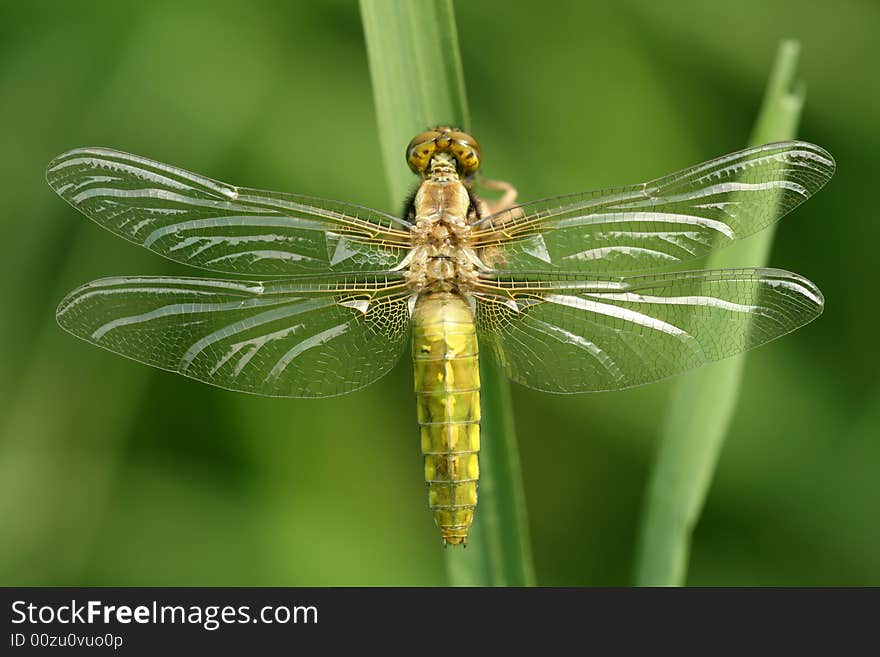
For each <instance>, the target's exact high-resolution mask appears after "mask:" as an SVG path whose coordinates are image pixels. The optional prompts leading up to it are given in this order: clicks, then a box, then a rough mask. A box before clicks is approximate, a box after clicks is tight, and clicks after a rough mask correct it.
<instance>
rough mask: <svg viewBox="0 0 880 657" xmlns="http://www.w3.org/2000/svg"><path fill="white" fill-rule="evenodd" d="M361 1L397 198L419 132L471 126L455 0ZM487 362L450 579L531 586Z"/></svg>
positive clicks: (519, 497)
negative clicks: (474, 456) (476, 447)
mask: <svg viewBox="0 0 880 657" xmlns="http://www.w3.org/2000/svg"><path fill="white" fill-rule="evenodd" d="M360 7H361V16H362V19H363V23H364V33H365V34H366V41H367V55H368V57H369V60H370V74H371V76H372V80H373V93H374V96H375V104H376V113H377V115H378V122H379V136H380V139H381V143H382V156H383V162H384V164H385V172H386V175H387V179H388V185H389V188H390V191H391V197H392V199H394V200H395V201H398V202H399V201H400V200H402V199H403V198H404V196H405V195H406V192H407V190H408V189H410V188H412V186H413V183H414V180H413V178H412V174H411V173H410V172H409V169H408V168H407V166H406V162H405V159H404V147H405V146H406V144H407V143H409V140H410V139H411V138H412V136H413V135H415V134H416V133H418V132H421V131H422V130H424V129H425V128H427V127H429V126H432V125H439V124H444V123H446V124H452V125H457V126H462V127H465V128H467V126H468V123H469V118H468V112H467V100H466V97H465V88H464V76H463V74H462V68H461V56H460V54H459V50H458V37H457V33H456V29H455V18H454V15H453V10H452V3H451V2H450V1H449V0H430V1H429V0H422V1H420V2H397V1H395V0H361V3H360ZM481 360H482V363H481V367H480V374H481V377H482V382H483V390H482V401H483V417H484V420H483V436H482V453H481V454H480V470H481V482H480V500H479V506H478V507H477V513H476V519H475V522H474V527H473V529H472V531H471V536H470V538H469V539H468V547H467V548H466V549H458V548H450V549H448V550H446V564H447V573H448V579H449V583H450V584H451V585H455V586H468V585H470V586H505V585H508V586H526V585H531V584H533V583H534V573H533V569H532V560H531V549H530V546H529V542H528V531H527V525H526V508H525V495H524V493H523V486H522V478H521V474H520V469H519V456H518V452H517V446H516V438H515V435H514V431H513V413H512V408H511V402H510V389H509V383H508V381H507V379H506V377H505V376H504V374H503V372H501V371H500V370H499V368H498V366H497V365H496V364H495V363H494V361H492V360H490V359H489V358H488V354H487V355H486V356H484V357H483V358H482V359H481ZM438 541H439V539H438Z"/></svg>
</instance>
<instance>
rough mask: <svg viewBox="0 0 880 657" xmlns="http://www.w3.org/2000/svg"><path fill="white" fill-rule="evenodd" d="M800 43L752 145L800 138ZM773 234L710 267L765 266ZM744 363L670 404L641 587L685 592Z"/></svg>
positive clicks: (784, 59)
mask: <svg viewBox="0 0 880 657" xmlns="http://www.w3.org/2000/svg"><path fill="white" fill-rule="evenodd" d="M798 52H799V45H798V43H797V42H796V41H784V42H782V43H781V44H780V46H779V50H778V52H777V55H776V61H775V63H774V65H773V69H772V71H771V74H770V79H769V82H768V85H767V90H766V92H765V95H764V101H763V104H762V107H761V110H760V113H759V116H758V119H757V122H756V123H755V128H754V131H753V133H752V135H751V138H750V143H751V144H762V143H766V142H771V141H780V140H785V139H791V138H793V137H794V136H795V132H796V129H797V124H798V120H799V118H800V114H801V108H802V107H803V103H804V94H805V90H804V86H803V84H802V83H799V82H798V83H795V73H796V66H797V58H798ZM773 235H774V230H773V228H768V229H767V230H764V231H762V232H761V233H759V234H758V235H755V236H753V237H751V238H749V239H747V240H744V241H743V242H740V243H738V244H735V245H734V246H732V247H730V248H727V249H725V250H723V251H720V252H719V253H717V254H715V255H713V256H712V257H711V258H710V259H709V261H708V262H707V263H706V267H707V268H708V269H723V268H728V267H739V266H761V265H764V264H766V261H767V256H768V254H769V252H770V247H771V245H772V242H773ZM743 364H744V357H743V356H739V357H736V358H729V359H727V360H725V361H722V362H719V363H713V364H711V365H708V366H705V367H702V368H700V369H699V370H696V371H694V372H691V373H688V374H687V375H685V376H683V377H682V378H681V379H680V380H679V381H678V383H677V385H676V387H675V390H674V392H673V394H672V398H671V400H670V403H669V410H668V414H667V417H666V421H665V425H664V427H663V430H662V435H661V439H660V446H659V451H658V453H657V457H656V461H655V463H654V467H653V471H652V474H651V477H650V481H649V483H648V487H647V492H646V499H645V506H644V510H643V514H642V520H641V530H640V532H641V535H640V541H639V547H638V551H637V555H636V559H637V562H636V583H637V584H639V585H641V586H681V585H682V584H684V582H685V577H686V573H687V560H688V553H689V550H690V541H691V534H692V532H693V529H694V527H695V526H696V523H697V520H698V519H699V515H700V512H701V510H702V507H703V503H704V501H705V499H706V493H707V491H708V489H709V485H710V483H711V481H712V475H713V474H714V471H715V466H716V464H717V462H718V456H719V454H720V452H721V448H722V446H723V444H724V438H725V435H726V433H727V429H728V427H729V425H730V420H731V417H732V416H733V412H734V410H735V408H736V401H737V396H738V390H739V384H740V380H741V378H742V370H743Z"/></svg>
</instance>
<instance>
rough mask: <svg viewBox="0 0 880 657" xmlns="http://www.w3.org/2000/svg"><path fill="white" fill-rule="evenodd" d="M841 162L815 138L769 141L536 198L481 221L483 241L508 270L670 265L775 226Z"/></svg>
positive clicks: (478, 238) (477, 227)
mask: <svg viewBox="0 0 880 657" xmlns="http://www.w3.org/2000/svg"><path fill="white" fill-rule="evenodd" d="M834 167H835V163H834V159H833V158H832V157H831V155H830V154H829V153H828V152H827V151H825V150H824V149H822V148H820V147H819V146H816V145H814V144H810V143H807V142H802V141H790V142H779V143H774V144H765V145H763V146H757V147H755V148H749V149H746V150H743V151H739V152H737V153H732V154H730V155H725V156H724V157H720V158H717V159H715V160H711V161H709V162H705V163H703V164H699V165H697V166H694V167H691V168H689V169H685V170H684V171H679V172H678V173H673V174H671V175H668V176H665V177H663V178H659V179H657V180H654V181H652V182H648V183H643V184H640V185H633V186H631V187H622V188H618V189H610V190H604V191H597V192H587V193H584V194H577V195H573V196H561V197H556V198H551V199H545V200H542V201H536V202H534V203H527V204H525V205H522V206H519V207H517V208H513V209H511V210H507V211H505V212H501V213H499V214H496V215H493V216H491V217H488V218H485V219H482V220H480V221H478V222H476V223H475V224H474V226H473V228H474V231H475V232H474V240H475V242H476V243H477V244H478V245H481V246H483V247H485V248H484V249H483V250H482V252H481V255H482V256H483V260H484V262H485V264H486V265H487V266H488V267H489V268H491V269H495V270H497V271H500V272H506V271H509V272H517V271H536V272H542V271H570V272H583V273H587V274H597V275H601V274H606V273H611V272H618V273H621V272H631V271H638V270H645V269H652V268H658V267H670V266H674V265H677V264H678V263H681V262H685V261H688V260H692V259H695V258H700V257H703V256H705V255H707V254H708V253H709V252H711V251H713V250H714V249H717V248H721V247H724V246H727V245H728V244H730V243H731V242H733V241H735V240H738V239H741V238H743V237H746V236H748V235H751V234H753V233H755V232H757V231H759V230H761V229H763V228H766V227H767V226H769V225H770V224H771V223H773V222H774V221H776V220H777V219H779V218H780V217H782V216H783V215H785V214H787V213H788V212H790V211H791V210H793V209H794V208H796V207H797V206H798V205H800V204H801V203H803V202H804V201H805V200H806V199H808V198H809V197H810V196H812V195H813V194H815V193H816V192H817V191H818V190H819V189H820V188H821V187H822V186H823V185H824V184H825V183H826V182H828V179H829V178H831V176H832V174H833V173H834Z"/></svg>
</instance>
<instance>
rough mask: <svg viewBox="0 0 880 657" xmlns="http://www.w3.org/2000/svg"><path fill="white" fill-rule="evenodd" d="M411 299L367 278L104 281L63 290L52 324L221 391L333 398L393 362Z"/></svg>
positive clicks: (392, 285) (393, 285) (395, 285)
mask: <svg viewBox="0 0 880 657" xmlns="http://www.w3.org/2000/svg"><path fill="white" fill-rule="evenodd" d="M408 295H409V292H408V291H407V290H406V289H405V287H404V286H403V285H402V284H401V282H400V281H397V280H390V279H379V278H370V277H360V278H358V277H325V278H321V279H313V280H298V281H275V282H271V283H252V282H246V281H229V280H218V279H207V278H169V277H143V278H105V279H101V280H97V281H93V282H91V283H88V284H87V285H84V286H82V287H80V288H78V289H76V290H74V291H73V292H71V293H70V294H68V295H67V297H66V298H65V299H64V300H63V301H62V302H61V304H60V306H59V307H58V311H57V319H58V323H59V324H60V325H61V327H62V328H64V329H66V330H67V331H70V332H71V333H73V334H74V335H75V336H77V337H79V338H82V339H83V340H86V341H88V342H91V343H93V344H96V345H98V346H99V347H104V348H105V349H109V350H110V351H113V352H116V353H118V354H121V355H123V356H127V357H128V358H132V359H134V360H137V361H140V362H142V363H147V364H148V365H152V366H154V367H159V368H161V369H164V370H169V371H172V372H178V373H179V374H183V375H184V376H188V377H191V378H193V379H198V380H199V381H204V382H205V383H210V384H211V385H215V386H219V387H221V388H227V389H229V390H240V391H243V392H250V393H255V394H260V395H268V396H273V397H330V396H333V395H339V394H343V393H346V392H351V391H353V390H357V389H358V388H361V387H363V386H365V385H367V384H369V383H372V382H373V381H375V380H376V379H378V378H379V377H381V376H382V375H383V374H385V373H386V372H387V371H388V370H390V369H391V367H392V366H393V365H394V364H395V363H396V362H397V360H398V358H399V356H400V354H401V352H402V350H403V346H404V344H405V342H406V339H407V336H408V325H409V311H408V308H407V298H408Z"/></svg>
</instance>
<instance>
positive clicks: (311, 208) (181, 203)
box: [46, 148, 409, 276]
mask: <svg viewBox="0 0 880 657" xmlns="http://www.w3.org/2000/svg"><path fill="white" fill-rule="evenodd" d="M46 178H47V180H48V182H49V185H50V186H51V187H52V189H54V190H55V191H56V192H57V193H58V194H59V195H60V196H61V197H62V198H63V199H64V200H66V201H67V202H68V203H70V204H71V205H72V206H73V207H75V208H76V209H78V210H80V211H81V212H82V213H83V214H85V215H86V216H87V217H89V218H90V219H92V220H94V221H95V222H96V223H98V224H99V225H100V226H103V227H104V228H106V229H107V230H109V231H111V232H113V233H115V234H116V235H119V236H120V237H124V238H125V239H127V240H130V241H132V242H134V243H136V244H140V245H141V246H144V247H146V248H148V249H150V250H151V251H154V252H156V253H158V254H160V255H162V256H165V257H166V258H170V259H171V260H176V261H178V262H182V263H184V264H187V265H191V266H193V267H200V268H203V269H209V270H212V271H218V272H224V273H229V274H240V275H246V276H294V275H304V274H324V273H328V272H333V271H340V272H348V271H352V272H368V271H382V270H386V269H391V268H393V267H395V266H397V265H398V264H400V262H401V261H402V260H403V258H404V257H405V256H406V253H407V245H408V239H409V237H408V235H409V233H408V227H409V225H408V223H407V222H405V221H402V220H400V219H397V218H395V217H392V216H391V215H387V214H385V213H382V212H379V211H377V210H371V209H369V208H365V207H361V206H357V205H352V204H349V203H343V202H340V201H330V200H325V199H319V198H313V197H309V196H297V195H294V194H284V193H280V192H267V191H260V190H256V189H248V188H245V187H235V186H232V185H227V184H226V183H222V182H218V181H216V180H211V179H210V178H205V177H204V176H200V175H197V174H194V173H190V172H189V171H185V170H183V169H178V168H176V167H172V166H168V165H167V164H162V163H161V162H155V161H153V160H149V159H146V158H143V157H138V156H136V155H130V154H128V153H122V152H119V151H114V150H110V149H105V148H79V149H76V150H72V151H68V152H67V153H64V154H62V155H60V156H59V157H57V158H56V159H55V160H53V161H52V162H51V163H50V164H49V167H48V169H47V171H46Z"/></svg>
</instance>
